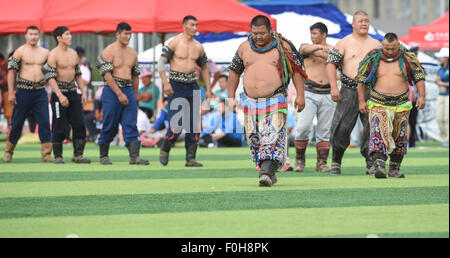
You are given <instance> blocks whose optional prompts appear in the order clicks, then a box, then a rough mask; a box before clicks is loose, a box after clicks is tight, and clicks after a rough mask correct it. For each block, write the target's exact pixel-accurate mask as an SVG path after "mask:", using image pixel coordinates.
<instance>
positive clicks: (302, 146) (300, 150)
mask: <svg viewBox="0 0 450 258" xmlns="http://www.w3.org/2000/svg"><path fill="white" fill-rule="evenodd" d="M307 146H308V141H295V166H294V171H295V172H303V171H304V170H305V153H306V147H307Z"/></svg>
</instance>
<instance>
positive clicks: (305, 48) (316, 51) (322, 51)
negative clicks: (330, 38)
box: [299, 44, 329, 59]
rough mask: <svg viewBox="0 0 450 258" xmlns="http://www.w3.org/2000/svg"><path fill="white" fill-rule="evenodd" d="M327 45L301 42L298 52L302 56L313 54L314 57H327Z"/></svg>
mask: <svg viewBox="0 0 450 258" xmlns="http://www.w3.org/2000/svg"><path fill="white" fill-rule="evenodd" d="M328 51H329V49H328V47H327V46H323V45H315V44H311V45H308V44H303V45H301V46H300V51H299V52H300V54H301V55H302V56H309V55H314V56H316V57H320V58H323V59H327V58H328Z"/></svg>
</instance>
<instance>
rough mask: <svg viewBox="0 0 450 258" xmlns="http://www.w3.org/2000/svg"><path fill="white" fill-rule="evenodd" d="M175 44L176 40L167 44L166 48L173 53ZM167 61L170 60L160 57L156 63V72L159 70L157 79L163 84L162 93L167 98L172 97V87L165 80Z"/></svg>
mask: <svg viewBox="0 0 450 258" xmlns="http://www.w3.org/2000/svg"><path fill="white" fill-rule="evenodd" d="M176 43H177V38H175V39H173V40H172V41H170V42H169V44H167V47H168V48H169V49H171V50H172V51H173V52H175V48H176ZM169 61H170V60H168V59H167V57H165V56H163V55H161V57H160V58H159V62H158V70H159V77H161V81H162V84H163V92H164V93H165V94H166V95H167V96H172V95H173V89H172V85H170V83H169V80H168V79H167V75H166V63H168V62H169Z"/></svg>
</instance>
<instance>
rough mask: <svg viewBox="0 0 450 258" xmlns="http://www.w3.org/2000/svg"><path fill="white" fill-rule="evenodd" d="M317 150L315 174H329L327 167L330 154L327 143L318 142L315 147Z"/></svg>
mask: <svg viewBox="0 0 450 258" xmlns="http://www.w3.org/2000/svg"><path fill="white" fill-rule="evenodd" d="M316 150H317V163H316V172H327V173H328V172H330V171H331V168H329V167H328V166H327V159H328V154H329V153H330V143H329V142H319V143H317V145H316Z"/></svg>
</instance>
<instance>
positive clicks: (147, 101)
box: [136, 70, 159, 119]
mask: <svg viewBox="0 0 450 258" xmlns="http://www.w3.org/2000/svg"><path fill="white" fill-rule="evenodd" d="M141 80H142V83H143V84H144V87H142V88H140V89H139V91H138V95H137V97H136V99H137V101H139V109H141V110H142V111H144V112H145V114H147V117H148V118H149V119H152V117H153V114H154V110H153V101H155V103H157V102H158V99H159V89H158V88H157V87H156V86H154V85H153V84H152V73H151V72H150V71H147V70H144V71H143V72H142V74H141ZM153 87H156V95H155V97H154V96H153Z"/></svg>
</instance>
